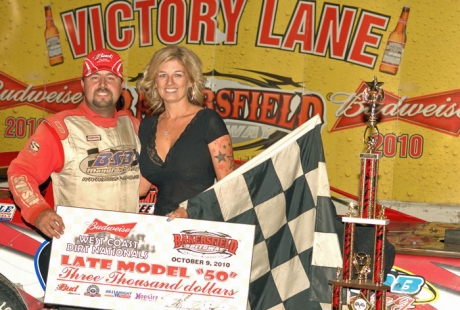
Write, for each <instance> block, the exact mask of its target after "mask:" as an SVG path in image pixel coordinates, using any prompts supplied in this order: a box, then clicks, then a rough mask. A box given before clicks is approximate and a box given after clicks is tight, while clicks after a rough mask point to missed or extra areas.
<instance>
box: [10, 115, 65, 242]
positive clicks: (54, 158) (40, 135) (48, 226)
mask: <svg viewBox="0 0 460 310" xmlns="http://www.w3.org/2000/svg"><path fill="white" fill-rule="evenodd" d="M63 162H64V154H63V150H62V144H61V143H60V141H59V137H58V136H57V134H56V133H55V132H54V129H53V128H51V126H50V125H49V124H47V123H43V124H41V125H40V126H39V127H38V128H37V131H36V132H35V134H34V135H33V136H32V137H31V138H30V139H29V140H28V141H27V143H26V145H25V147H24V149H23V150H21V151H20V152H19V154H18V156H17V157H16V159H14V160H13V161H12V162H11V164H10V166H9V168H8V186H9V188H10V191H11V193H12V194H13V198H14V201H15V203H16V204H17V205H18V206H19V207H20V208H21V215H22V217H23V218H24V220H26V221H27V222H28V223H30V224H32V225H35V227H36V228H37V229H38V230H40V231H41V232H42V233H44V234H45V235H47V236H48V237H53V236H54V237H57V238H59V236H60V235H61V234H62V233H64V223H63V221H62V218H61V217H60V216H59V215H57V214H56V212H55V211H54V208H53V207H51V206H50V205H49V204H48V203H47V202H46V200H45V199H44V197H43V196H42V195H41V193H40V190H39V188H38V186H39V185H40V184H42V183H43V182H45V181H46V180H47V179H48V178H49V176H50V175H51V173H52V172H58V171H60V170H61V169H62V167H63Z"/></svg>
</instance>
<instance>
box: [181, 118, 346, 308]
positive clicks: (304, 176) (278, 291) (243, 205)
mask: <svg viewBox="0 0 460 310" xmlns="http://www.w3.org/2000/svg"><path fill="white" fill-rule="evenodd" d="M320 131H321V120H320V118H319V116H315V117H314V118H312V119H311V120H309V121H308V122H306V123H304V124H303V125H302V126H300V127H298V128H297V129H296V130H294V131H293V132H291V133H290V134H289V135H287V136H285V137H284V138H283V139H281V140H279V141H278V142H276V143H275V144H274V145H272V146H271V147H269V148H268V149H267V150H265V151H264V152H262V153H260V154H259V155H257V156H256V157H255V158H253V159H251V160H250V161H248V162H247V163H245V164H244V165H243V166H241V167H240V168H238V169H237V170H235V171H234V172H233V173H231V174H229V175H228V176H227V177H225V178H224V179H222V180H221V181H219V182H217V183H216V184H214V186H212V187H211V188H209V189H208V190H206V191H205V192H203V193H201V194H199V195H197V196H195V197H193V198H192V199H189V200H188V201H185V202H183V203H182V204H181V206H182V207H185V208H187V211H188V214H189V217H190V218H199V219H204V220H213V221H224V222H231V223H240V224H251V225H256V233H255V240H254V251H253V259H252V266H251V280H250V285H249V297H248V309H252V310H256V309H257V310H259V309H280V310H281V309H292V310H297V309H329V308H330V302H331V297H332V292H331V287H330V286H329V285H328V280H331V279H335V276H336V270H337V267H338V266H342V256H341V253H340V245H339V240H338V237H337V234H336V231H335V228H334V214H335V209H334V205H333V204H332V201H331V197H330V191H329V181H328V177H327V171H326V164H325V161H324V153H323V147H322V142H321V132H320Z"/></svg>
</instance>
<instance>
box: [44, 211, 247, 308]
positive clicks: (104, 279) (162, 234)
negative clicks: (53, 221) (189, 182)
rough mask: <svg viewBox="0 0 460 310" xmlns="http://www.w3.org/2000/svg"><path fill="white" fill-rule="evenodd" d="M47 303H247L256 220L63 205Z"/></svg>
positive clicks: (121, 305) (129, 305)
mask: <svg viewBox="0 0 460 310" xmlns="http://www.w3.org/2000/svg"><path fill="white" fill-rule="evenodd" d="M57 212H58V214H59V215H61V216H62V217H63V218H72V219H73V221H72V225H67V227H66V231H65V233H64V235H62V236H61V238H59V239H53V242H52V246H51V258H50V262H49V271H48V280H47V285H46V291H45V303H50V304H59V305H68V306H79V307H85V308H96V309H102V308H103V309H133V308H138V309H147V308H152V309H153V308H155V309H172V308H173V309H228V310H230V309H245V308H246V304H247V297H248V288H249V277H250V269H251V261H252V249H253V241H254V226H252V225H243V224H231V223H219V222H210V221H198V220H190V219H176V220H174V221H172V222H167V221H166V218H164V217H157V216H149V215H138V214H132V213H119V212H110V211H100V210H91V209H80V208H73V207H62V206H58V208H57Z"/></svg>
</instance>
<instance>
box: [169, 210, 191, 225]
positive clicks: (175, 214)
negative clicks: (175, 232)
mask: <svg viewBox="0 0 460 310" xmlns="http://www.w3.org/2000/svg"><path fill="white" fill-rule="evenodd" d="M167 216H168V222H170V221H172V220H174V219H175V218H188V213H187V210H185V209H184V208H182V207H179V208H177V209H176V210H174V211H173V212H171V213H168V214H167Z"/></svg>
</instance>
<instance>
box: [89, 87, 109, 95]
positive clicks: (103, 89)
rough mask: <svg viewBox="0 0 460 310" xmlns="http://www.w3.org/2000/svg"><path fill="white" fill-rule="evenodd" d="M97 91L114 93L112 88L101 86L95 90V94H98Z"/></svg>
mask: <svg viewBox="0 0 460 310" xmlns="http://www.w3.org/2000/svg"><path fill="white" fill-rule="evenodd" d="M97 93H109V94H110V95H113V94H112V92H111V91H110V89H108V88H106V87H99V88H97V89H96V90H95V91H94V94H97Z"/></svg>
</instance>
